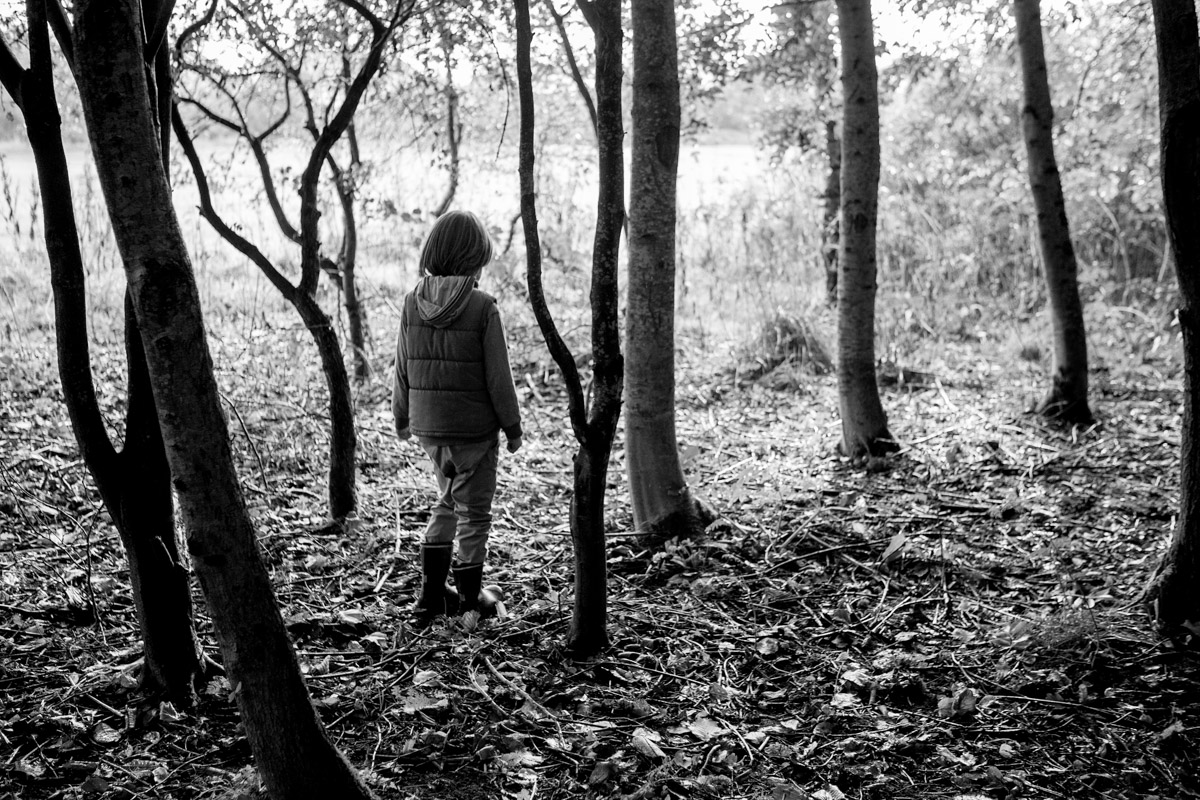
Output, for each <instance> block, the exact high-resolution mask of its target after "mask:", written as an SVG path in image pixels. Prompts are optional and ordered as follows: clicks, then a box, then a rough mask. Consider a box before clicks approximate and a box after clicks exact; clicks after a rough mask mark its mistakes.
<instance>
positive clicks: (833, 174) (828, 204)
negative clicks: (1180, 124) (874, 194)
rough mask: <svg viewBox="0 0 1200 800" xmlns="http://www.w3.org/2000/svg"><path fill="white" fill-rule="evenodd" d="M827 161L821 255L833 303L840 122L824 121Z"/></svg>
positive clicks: (839, 189) (835, 292)
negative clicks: (827, 170) (838, 124)
mask: <svg viewBox="0 0 1200 800" xmlns="http://www.w3.org/2000/svg"><path fill="white" fill-rule="evenodd" d="M825 160H826V162H827V163H828V164H829V172H827V173H826V177H825V191H824V193H823V194H822V198H823V199H824V200H825V205H824V209H823V212H824V213H823V215H822V220H821V222H822V225H821V257H822V260H823V261H824V263H825V300H826V302H828V303H829V305H831V306H836V305H837V298H838V224H839V223H838V212H839V210H840V209H841V206H842V140H841V139H839V138H838V132H837V122H836V121H835V120H832V119H829V120H825Z"/></svg>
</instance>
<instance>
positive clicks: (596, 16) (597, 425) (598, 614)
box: [515, 0, 625, 656]
mask: <svg viewBox="0 0 1200 800" xmlns="http://www.w3.org/2000/svg"><path fill="white" fill-rule="evenodd" d="M578 3H579V8H580V10H581V11H582V12H583V14H584V17H585V18H586V19H587V21H588V24H589V25H591V27H592V30H593V32H594V34H595V39H596V127H595V130H596V139H597V142H598V145H599V173H600V174H599V195H598V198H597V208H596V236H595V242H594V248H593V252H592V282H591V311H592V361H593V364H594V367H593V374H592V378H593V380H592V397H591V402H590V404H589V403H588V401H587V399H586V398H585V396H584V392H583V385H582V382H581V380H580V377H579V369H578V367H577V366H576V363H575V359H574V357H573V356H572V355H571V352H570V351H569V349H568V348H567V345H566V343H565V342H564V341H563V339H562V337H561V336H560V334H559V332H558V329H557V327H556V326H555V324H554V320H553V317H552V316H551V313H550V309H549V307H548V306H547V303H546V297H545V293H544V291H543V289H542V277H541V246H540V239H539V235H538V227H537V206H536V199H537V195H536V186H535V183H534V122H535V117H534V107H533V74H532V67H531V64H530V49H531V40H532V38H533V32H532V28H531V25H530V20H529V0H515V9H516V24H517V82H518V91H519V94H520V101H521V132H520V180H521V217H522V222H523V226H524V230H525V249H526V264H527V269H526V276H527V283H528V286H529V297H530V302H531V304H532V306H533V311H534V315H535V316H536V317H537V321H538V327H539V328H540V329H541V332H542V336H543V338H545V340H546V346H547V347H548V348H549V350H550V354H551V355H552V356H553V358H554V361H555V363H556V364H557V365H558V367H559V369H560V370H561V371H562V373H563V378H564V380H565V382H566V384H567V397H568V415H569V418H570V420H571V428H572V431H573V432H574V434H575V439H576V441H577V442H578V443H579V450H578V452H577V453H576V454H575V461H574V483H573V488H574V492H573V494H572V496H571V511H570V515H571V520H570V524H571V540H572V542H573V544H574V551H575V602H574V609H573V612H572V615H571V627H570V631H569V632H568V635H567V646H568V647H569V648H570V649H571V650H572V652H574V653H575V654H576V655H578V656H590V655H595V654H596V653H598V652H600V651H601V650H603V649H604V648H605V647H606V646H607V644H608V630H607V616H608V586H607V575H608V567H607V556H606V552H605V535H604V533H605V532H604V492H605V489H606V486H607V480H608V462H609V456H610V454H611V452H612V442H613V437H614V436H615V435H616V430H617V419H618V418H619V416H620V413H621V384H622V380H623V375H624V365H623V363H622V357H621V337H620V328H619V325H618V292H617V261H618V256H619V254H620V247H621V230H622V225H623V224H624V219H625V207H624V193H625V192H624V188H625V187H624V162H623V158H622V146H621V145H622V139H623V138H624V128H623V125H622V121H621V78H622V72H623V70H622V65H621V0H578Z"/></svg>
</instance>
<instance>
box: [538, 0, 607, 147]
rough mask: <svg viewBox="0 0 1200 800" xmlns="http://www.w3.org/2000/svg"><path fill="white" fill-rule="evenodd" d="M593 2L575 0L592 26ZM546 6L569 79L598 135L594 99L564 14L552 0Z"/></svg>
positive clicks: (594, 17) (592, 0)
mask: <svg viewBox="0 0 1200 800" xmlns="http://www.w3.org/2000/svg"><path fill="white" fill-rule="evenodd" d="M594 2H595V0H576V5H578V6H579V10H580V11H581V12H582V13H583V18H584V19H586V20H587V23H588V25H591V26H592V27H593V28H594V27H595V26H596V24H597V23H596V21H595V19H596V11H595V8H594ZM546 8H548V9H550V16H552V17H554V26H555V27H556V28H558V38H559V39H560V40H561V41H562V49H563V53H564V54H565V55H566V57H567V66H568V67H569V68H570V70H571V80H572V81H574V82H575V88H576V89H578V90H579V95H580V96H581V97H582V98H583V102H584V104H585V105H586V106H587V110H588V118H589V119H590V120H591V121H592V133H594V134H596V136H599V133H598V129H599V127H600V123H599V121H598V120H597V118H596V101H595V100H594V99H593V98H592V92H591V90H590V89H588V85H587V81H585V80H584V79H583V73H582V72H580V71H579V63H578V62H577V61H576V60H575V48H573V47H572V46H571V38H570V37H569V36H567V25H566V22H565V19H566V16H565V15H564V14H560V13H558V9H557V8H555V7H554V0H546Z"/></svg>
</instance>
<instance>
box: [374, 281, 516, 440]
mask: <svg viewBox="0 0 1200 800" xmlns="http://www.w3.org/2000/svg"><path fill="white" fill-rule="evenodd" d="M475 284H476V281H475V278H474V277H473V276H461V275H433V276H428V277H425V278H422V279H421V281H420V282H419V283H418V284H417V286H416V288H415V289H413V291H411V292H409V293H408V295H407V296H406V297H405V298H404V308H403V310H402V311H401V313H400V335H399V337H398V339H397V344H396V370H395V381H394V383H393V386H392V416H393V417H394V418H395V422H396V429H397V430H403V429H405V428H408V429H409V430H411V431H412V433H413V435H414V436H416V437H417V438H419V439H420V440H421V441H423V442H426V443H428V444H435V445H440V444H460V443H467V442H482V441H485V440H487V439H489V438H492V437H495V436H496V433H497V431H499V430H503V431H504V435H505V436H506V437H507V438H509V439H513V438H516V437H518V436H520V435H521V412H520V407H519V405H518V403H517V390H516V386H515V385H514V384H513V379H512V368H511V367H510V366H509V362H508V346H507V344H506V343H505V341H504V327H503V325H502V324H501V322H500V310H499V309H498V308H497V307H496V299H495V298H494V297H492V296H491V295H489V294H486V293H484V292H482V291H480V290H479V289H476V288H475Z"/></svg>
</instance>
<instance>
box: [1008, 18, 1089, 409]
mask: <svg viewBox="0 0 1200 800" xmlns="http://www.w3.org/2000/svg"><path fill="white" fill-rule="evenodd" d="M1013 14H1014V16H1015V17H1016V23H1017V48H1018V50H1019V51H1020V57H1021V83H1022V87H1023V89H1024V94H1025V104H1024V107H1023V108H1022V110H1021V126H1022V130H1023V132H1024V135H1025V151H1026V154H1027V156H1028V169H1029V185H1030V188H1031V189H1032V192H1033V204H1034V207H1035V209H1036V210H1037V225H1038V243H1039V245H1040V247H1041V253H1042V269H1043V270H1044V272H1045V275H1046V289H1047V292H1048V294H1049V296H1050V319H1051V322H1052V323H1053V326H1054V374H1053V376H1052V378H1051V386H1050V392H1049V394H1048V395H1047V396H1046V398H1045V399H1044V400H1042V402H1041V404H1040V405H1039V406H1038V411H1039V412H1040V413H1041V414H1043V415H1045V416H1047V417H1050V418H1053V419H1058V420H1062V421H1063V422H1067V423H1079V424H1087V423H1088V422H1091V419H1092V413H1091V411H1090V410H1089V408H1088V400H1087V386H1088V366H1087V336H1086V334H1085V331H1084V325H1083V306H1082V305H1081V304H1080V301H1079V280H1078V277H1077V275H1078V271H1079V268H1078V265H1077V264H1076V261H1075V248H1074V246H1073V245H1072V244H1071V232H1070V228H1069V226H1068V224H1067V209H1066V203H1065V201H1064V200H1063V190H1062V179H1061V177H1060V176H1059V173H1058V163H1057V162H1056V161H1055V158H1054V130H1053V125H1054V109H1053V106H1052V105H1051V102H1050V81H1049V77H1048V76H1047V71H1046V50H1045V46H1044V44H1043V42H1042V21H1041V11H1040V8H1039V0H1013Z"/></svg>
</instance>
